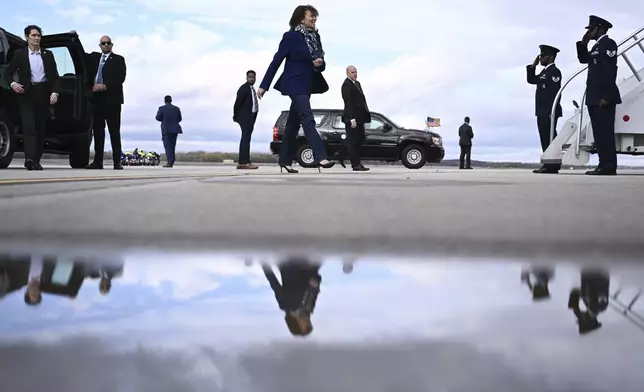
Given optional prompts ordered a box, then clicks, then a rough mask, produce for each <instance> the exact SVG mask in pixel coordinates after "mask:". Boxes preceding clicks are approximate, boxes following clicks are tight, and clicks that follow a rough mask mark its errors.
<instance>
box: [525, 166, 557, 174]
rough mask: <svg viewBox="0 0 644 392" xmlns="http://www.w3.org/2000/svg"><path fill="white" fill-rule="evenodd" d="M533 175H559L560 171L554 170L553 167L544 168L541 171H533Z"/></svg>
mask: <svg viewBox="0 0 644 392" xmlns="http://www.w3.org/2000/svg"><path fill="white" fill-rule="evenodd" d="M532 172H533V173H546V174H559V170H557V169H555V168H552V167H547V166H542V167H540V168H539V169H536V170H533V171H532Z"/></svg>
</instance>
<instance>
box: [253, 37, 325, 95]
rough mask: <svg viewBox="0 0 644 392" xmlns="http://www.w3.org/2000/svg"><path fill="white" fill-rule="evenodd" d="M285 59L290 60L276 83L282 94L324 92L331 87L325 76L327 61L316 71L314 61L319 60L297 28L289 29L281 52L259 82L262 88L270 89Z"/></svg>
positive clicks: (278, 50) (283, 40)
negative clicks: (323, 74)
mask: <svg viewBox="0 0 644 392" xmlns="http://www.w3.org/2000/svg"><path fill="white" fill-rule="evenodd" d="M318 39H319V35H318ZM320 44H321V43H320ZM284 59H286V64H285V65H284V72H283V73H282V75H280V77H279V78H278V79H277V82H275V86H274V88H275V90H277V91H279V92H281V93H282V95H308V94H322V93H325V92H327V91H328V90H329V85H328V84H327V82H326V80H324V76H322V72H323V71H324V70H325V69H326V63H323V64H322V66H321V67H319V68H318V69H317V70H315V71H314V70H313V69H314V66H313V60H315V59H314V58H313V57H312V56H311V54H310V52H309V47H308V45H307V44H306V41H305V40H304V36H303V35H302V33H300V32H298V31H295V30H290V31H287V32H286V33H284V35H283V36H282V41H280V45H279V48H278V49H277V53H275V56H274V57H273V61H271V64H270V65H269V66H268V69H267V70H266V74H265V75H264V79H262V83H261V84H260V85H259V87H260V88H261V89H264V90H265V91H268V90H269V87H270V84H271V83H272V82H273V78H274V77H275V74H276V73H277V69H278V68H279V67H280V65H281V64H282V61H283V60H284Z"/></svg>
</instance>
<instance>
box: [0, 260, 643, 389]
mask: <svg viewBox="0 0 644 392" xmlns="http://www.w3.org/2000/svg"><path fill="white" fill-rule="evenodd" d="M241 259H242V258H241V257H239V256H236V255H230V254H229V255H226V254H205V253H204V254H186V253H173V254H170V253H158V254H155V253H131V254H126V255H119V256H118V257H115V258H113V259H110V262H111V263H115V262H119V263H123V262H124V273H123V276H121V277H119V278H116V279H114V281H113V287H112V291H111V292H110V294H109V295H108V296H101V295H100V294H99V292H98V282H97V281H96V280H91V279H87V280H86V281H85V282H84V284H83V286H82V287H81V290H80V292H79V296H78V298H76V299H75V300H74V301H72V300H70V299H68V298H63V297H56V296H52V295H46V296H44V297H43V302H42V304H41V306H40V307H38V308H30V307H27V306H25V304H24V301H23V298H22V296H21V292H17V293H12V294H10V295H9V296H8V297H6V298H3V299H2V301H0V316H2V317H3V320H4V321H3V323H0V364H1V365H2V366H0V379H1V380H3V382H4V383H3V384H2V385H3V387H6V388H7V390H12V387H13V389H14V390H15V388H16V386H15V385H19V386H20V388H23V390H34V391H35V390H42V389H43V387H44V386H51V385H56V386H57V387H58V389H59V390H66V391H72V392H75V391H85V390H87V388H88V385H94V386H95V385H99V386H105V385H109V386H110V387H111V388H112V389H111V390H119V391H121V390H122V391H129V390H137V391H153V390H154V391H166V390H173V391H176V390H196V391H202V390H203V391H216V392H229V391H233V390H234V391H242V392H245V391H262V392H273V391H295V390H311V391H321V390H325V391H328V390H332V391H338V392H344V391H355V390H359V389H361V388H360V387H362V388H363V389H364V386H366V385H369V386H370V388H367V389H369V390H372V391H382V392H385V391H397V390H400V387H401V386H402V385H404V386H405V387H407V388H408V389H409V390H432V391H441V390H443V391H445V390H450V391H459V390H460V391H464V390H494V391H498V390H502V389H503V387H505V389H508V390H514V391H552V392H554V391H557V392H561V391H568V392H570V391H590V392H595V391H612V390H620V391H629V392H630V391H640V390H641V385H642V382H643V376H642V372H641V369H642V366H643V365H644V357H642V355H641V350H639V349H638V347H641V345H642V343H644V334H642V333H641V331H640V330H638V329H637V328H636V327H635V326H633V325H632V324H630V323H628V322H627V321H626V320H625V319H624V318H623V317H621V316H620V315H619V314H618V313H617V312H616V311H613V310H607V311H606V312H604V313H602V315H601V321H602V322H603V323H604V325H603V327H602V329H601V330H599V331H596V332H595V333H593V334H590V335H587V336H583V337H580V336H578V334H577V331H576V325H575V323H574V319H573V316H572V314H571V313H570V311H569V310H568V309H567V308H566V305H567V298H568V293H569V290H570V288H571V287H573V286H576V285H579V270H578V269H577V268H576V267H573V266H571V265H558V266H557V268H556V271H555V277H554V280H553V281H552V283H551V287H550V288H551V294H552V298H551V300H550V301H546V302H540V303H533V302H532V301H531V299H530V294H529V292H528V289H527V288H526V287H525V285H523V284H522V283H521V282H520V279H519V276H520V273H521V268H522V265H520V264H519V263H502V262H497V261H494V260H477V261H474V262H469V263H468V262H463V261H462V260H458V259H452V260H432V259H425V263H423V264H418V263H417V262H414V260H405V259H402V258H400V259H387V260H383V259H379V260H378V261H380V263H375V262H374V261H376V260H374V259H371V258H359V259H358V260H357V261H356V263H355V269H354V271H353V273H352V274H350V275H345V274H343V273H342V272H341V260H339V259H337V258H325V259H323V262H324V264H323V266H322V268H321V269H320V273H321V275H322V285H321V293H320V297H319V299H318V303H317V306H316V311H315V313H314V316H313V321H314V324H315V331H314V332H313V334H312V335H311V336H310V337H308V338H307V339H305V340H302V339H293V338H292V337H291V336H289V334H288V332H287V331H286V328H285V326H284V322H283V318H282V315H281V312H280V310H279V309H278V307H277V304H276V303H275V298H274V295H273V292H272V291H271V289H270V288H269V287H268V284H267V283H266V279H265V278H264V276H263V273H262V271H261V269H260V267H259V265H257V264H254V265H252V266H248V267H247V266H245V265H244V264H243V263H242V262H241ZM261 259H262V260H270V259H271V257H270V256H269V257H262V258H261ZM103 260H106V258H104V259H103ZM382 261H386V262H382ZM277 275H278V276H279V273H277ZM643 276H644V275H642V270H641V269H638V268H632V267H626V266H621V267H618V266H615V268H614V269H613V270H612V275H611V280H612V283H611V288H612V291H614V290H616V288H617V287H618V286H619V284H618V283H627V288H631V289H633V288H636V287H638V286H640V287H641V284H642V278H643ZM628 283H630V284H628ZM631 295H633V294H631ZM637 306H639V304H638V305H637ZM641 309H642V308H641V307H640V308H639V309H638V310H640V311H641ZM19 337H20V338H23V340H22V342H16V341H15V340H14V339H15V338H19ZM61 337H66V338H69V339H70V340H64V339H63V340H61V339H60V338H61ZM41 339H44V340H48V341H49V342H50V343H52V344H50V345H38V344H35V343H36V342H37V341H39V340H41ZM83 339H95V340H92V341H89V342H88V341H87V340H83ZM99 342H102V343H108V346H110V347H109V348H108V347H104V346H103V345H102V344H99ZM132 343H140V344H141V345H140V346H137V349H135V350H131V348H132V346H131V344H132ZM162 349H164V350H162ZM25 358H28V360H26V359H25ZM61 358H64V360H63V362H62V363H61ZM98 358H100V360H98ZM25 361H27V362H25ZM25 363H28V364H29V365H28V366H25V365H24V364H25ZM606 364H610V365H609V366H607V365H606ZM312 369H315V371H312ZM25 373H29V374H38V375H39V377H28V375H27V374H25ZM588 374H593V375H594V377H591V378H588ZM282 375H288V376H287V377H285V376H282ZM463 375H466V376H467V377H464V376H463ZM175 383H176V384H181V386H182V387H181V388H180V387H179V385H175ZM213 384H214V385H213ZM221 384H224V385H227V386H228V387H227V388H226V387H222V386H221ZM303 384H308V385H309V386H310V387H304V386H302V385H303ZM474 385H475V386H477V388H478V389H477V388H474V387H473V386H474ZM155 386H156V388H153V387H155ZM171 386H172V387H171ZM429 386H431V387H432V388H433V389H429ZM135 387H136V388H135ZM441 387H442V388H443V389H441ZM20 388H18V389H20ZM99 390H101V391H102V389H99Z"/></svg>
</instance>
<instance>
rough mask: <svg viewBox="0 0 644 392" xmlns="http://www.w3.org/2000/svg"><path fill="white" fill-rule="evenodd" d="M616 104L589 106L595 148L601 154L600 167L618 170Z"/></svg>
mask: <svg viewBox="0 0 644 392" xmlns="http://www.w3.org/2000/svg"><path fill="white" fill-rule="evenodd" d="M615 110H616V106H615V105H610V106H606V107H599V106H588V114H589V115H590V122H591V124H592V126H593V138H594V139H595V148H596V149H597V155H598V156H599V165H598V166H597V167H598V168H599V169H603V170H607V171H615V170H617V151H616V150H617V147H616V146H615Z"/></svg>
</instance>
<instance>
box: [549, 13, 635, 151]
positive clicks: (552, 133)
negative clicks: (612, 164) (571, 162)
mask: <svg viewBox="0 0 644 392" xmlns="http://www.w3.org/2000/svg"><path fill="white" fill-rule="evenodd" d="M642 32H644V26H642V27H640V28H639V29H638V30H637V31H635V32H633V33H631V34H630V35H629V36H628V37H627V38H625V39H624V40H623V41H622V42H620V43H619V44H617V49H618V50H619V48H620V46H622V45H624V44H625V43H627V42H628V41H630V40H631V39H635V42H633V43H632V44H630V45H628V47H627V48H625V49H623V50H621V51H620V52H619V53H618V55H617V56H623V54H624V53H625V52H626V51H628V50H630V49H632V48H633V47H634V46H635V45H638V46H639V47H640V49H641V50H642V52H644V45H642V41H643V40H644V36H642V38H637V35H638V34H640V33H642ZM627 64H628V65H629V67H630V68H631V70H633V67H632V64H630V61H628V60H627ZM587 69H588V65H586V66H585V67H583V68H582V69H580V70H579V71H577V72H575V73H574V74H573V75H572V76H571V77H570V78H569V79H568V80H567V81H566V83H564V84H563V85H562V86H561V88H560V89H559V91H557V95H556V96H555V100H554V102H553V103H552V109H551V111H550V142H551V143H552V140H553V139H554V136H555V119H556V117H555V114H556V110H557V104H558V103H559V100H561V95H562V93H563V90H564V89H565V88H566V87H567V86H568V84H570V82H572V80H573V79H574V78H576V77H577V76H578V75H579V74H581V73H582V72H584V71H586V70H587ZM633 73H634V74H635V75H637V71H636V70H635V71H633ZM585 93H586V90H584V95H585ZM580 109H581V110H580V112H579V116H580V118H583V113H584V109H583V106H582V107H580ZM580 124H581V123H580ZM580 132H581V125H580V128H579V129H578V130H577V144H579V137H580V136H579V133H580ZM577 154H578V152H577Z"/></svg>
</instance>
